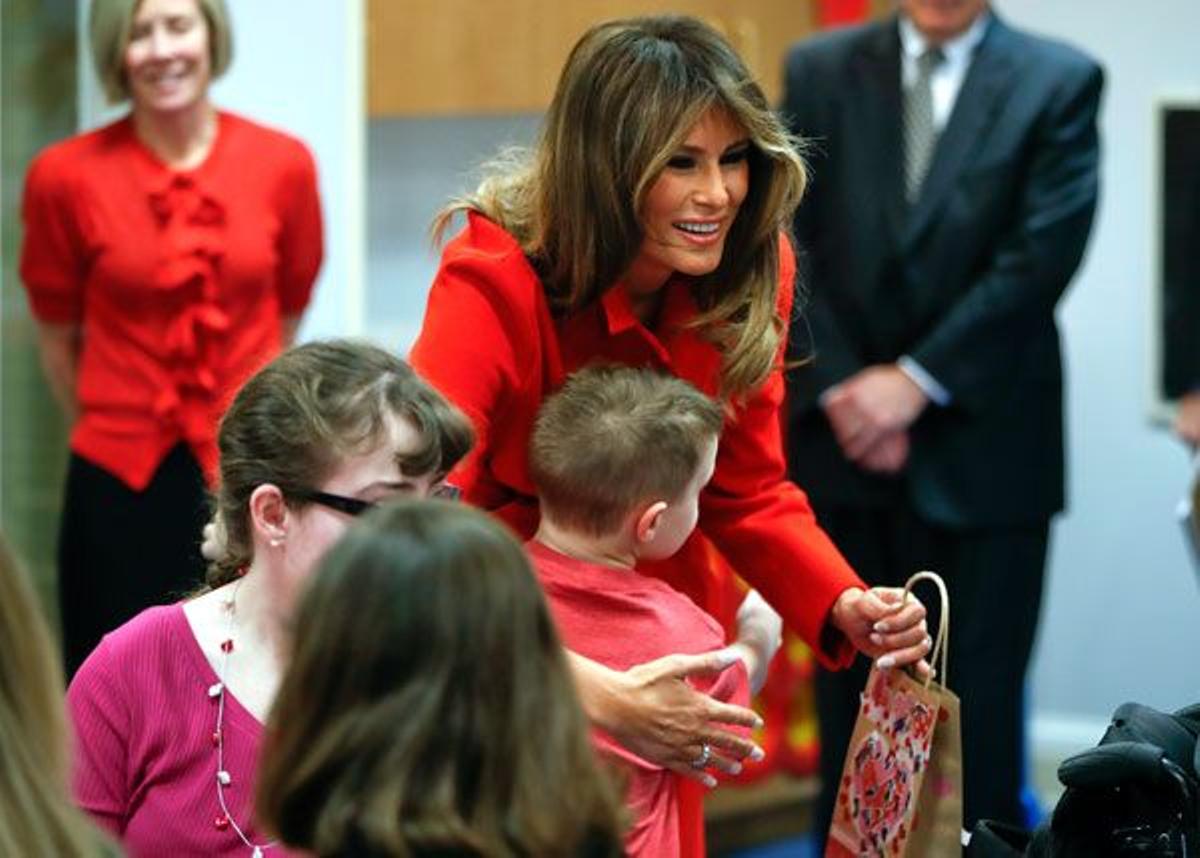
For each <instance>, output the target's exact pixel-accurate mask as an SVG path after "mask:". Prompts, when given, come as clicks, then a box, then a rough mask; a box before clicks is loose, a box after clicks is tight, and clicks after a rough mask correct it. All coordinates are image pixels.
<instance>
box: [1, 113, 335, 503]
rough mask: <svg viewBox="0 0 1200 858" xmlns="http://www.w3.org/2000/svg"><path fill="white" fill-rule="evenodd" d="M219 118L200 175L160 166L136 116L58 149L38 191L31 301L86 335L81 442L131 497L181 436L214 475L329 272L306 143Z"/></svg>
mask: <svg viewBox="0 0 1200 858" xmlns="http://www.w3.org/2000/svg"><path fill="white" fill-rule="evenodd" d="M217 122H218V125H217V134H216V139H215V141H214V143H213V148H212V151H211V152H210V153H209V155H208V157H207V159H206V160H205V161H204V162H203V163H202V164H201V165H200V166H198V167H196V168H194V169H192V170H186V171H178V170H173V169H171V168H169V167H167V166H166V165H165V164H163V163H162V162H161V161H159V160H158V159H157V158H156V157H155V156H154V155H153V154H152V153H151V152H150V150H149V149H147V148H146V147H145V146H144V145H143V144H142V143H141V142H140V141H139V140H138V138H137V136H136V134H135V133H134V129H133V123H132V120H131V119H130V118H129V117H126V118H124V119H122V120H119V121H117V122H115V123H113V124H111V125H108V126H105V127H103V128H100V129H97V130H95V131H91V132H87V133H84V134H80V135H78V136H76V137H72V138H70V139H68V140H64V141H62V142H60V143H56V144H54V145H52V146H50V147H48V148H47V149H46V150H44V151H43V152H42V153H41V154H40V155H38V157H37V158H36V159H35V160H34V161H33V163H32V164H31V165H30V168H29V174H28V176H27V179H26V183H25V195H24V202H23V208H22V215H23V218H24V222H25V235H24V242H23V245H22V248H21V268H20V271H21V279H22V281H23V282H24V284H25V287H26V289H27V291H28V294H29V301H30V306H31V308H32V310H33V313H34V315H35V316H36V317H37V318H38V320H40V321H42V322H44V323H49V324H60V325H72V324H74V325H79V326H81V328H82V335H83V343H82V352H81V355H80V362H79V369H78V376H77V396H78V400H79V407H80V418H79V421H78V423H77V424H76V425H75V427H74V430H73V432H72V435H71V449H72V450H74V451H75V452H76V453H77V454H79V455H80V456H82V457H83V458H85V459H87V460H88V461H90V462H93V463H95V464H96V465H99V466H100V467H102V468H104V469H105V470H107V471H109V472H111V473H112V474H114V475H115V476H117V477H118V478H120V479H121V480H122V481H123V482H125V483H126V484H127V485H129V486H130V487H131V488H133V489H139V490H140V489H142V488H144V487H145V486H146V485H147V484H148V483H149V481H150V479H151V477H152V475H153V474H154V471H155V469H156V468H157V467H158V465H159V463H160V462H161V461H162V459H163V457H165V456H166V454H167V452H168V451H169V450H170V449H171V448H172V447H173V446H175V444H177V443H178V442H179V441H181V440H182V441H184V442H185V443H187V445H188V446H189V447H190V448H191V450H192V452H193V453H194V454H195V456H196V458H197V460H198V461H199V462H200V464H201V466H202V468H203V469H204V472H205V474H206V475H207V476H208V477H209V479H210V480H211V479H212V477H213V476H214V474H215V471H216V460H217V451H216V428H217V422H218V420H219V419H220V415H221V414H222V412H223V411H224V408H225V406H226V405H227V404H228V401H229V399H230V398H231V397H232V395H233V393H234V392H235V391H236V390H237V388H238V387H239V386H240V384H241V383H242V382H243V381H244V380H245V379H246V378H247V377H248V376H250V375H251V374H252V373H253V372H254V371H255V370H257V369H258V368H259V367H260V366H261V365H262V364H263V363H265V362H266V361H267V360H269V359H270V358H271V357H273V356H274V355H275V354H277V353H278V352H279V350H280V348H281V345H282V331H283V325H282V322H283V320H284V319H285V318H289V317H295V316H298V315H299V314H300V313H301V312H302V311H303V310H304V308H305V306H307V304H308V301H309V298H310V296H311V293H312V287H313V282H314V280H315V279H316V276H317V271H318V270H319V269H320V265H321V255H322V228H321V211H320V203H319V200H318V196H317V177H316V169H315V167H314V164H313V159H312V156H311V155H310V154H309V151H308V150H307V148H305V146H304V144H302V143H301V142H300V141H299V140H296V139H295V138H293V137H290V136H288V135H285V134H282V133H280V132H278V131H274V130H271V129H268V128H265V127H263V126H261V125H257V124H255V123H252V122H250V121H249V120H246V119H243V118H241V117H239V116H236V115H234V114H230V113H225V112H221V113H219V114H218V120H217Z"/></svg>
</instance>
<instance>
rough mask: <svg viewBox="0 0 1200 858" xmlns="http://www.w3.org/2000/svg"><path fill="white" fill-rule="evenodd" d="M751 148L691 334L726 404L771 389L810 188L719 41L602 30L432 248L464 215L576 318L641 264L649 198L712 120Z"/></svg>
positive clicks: (695, 31)
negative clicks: (743, 136)
mask: <svg viewBox="0 0 1200 858" xmlns="http://www.w3.org/2000/svg"><path fill="white" fill-rule="evenodd" d="M713 109H717V110H722V111H725V112H726V113H728V115H729V116H730V117H731V118H732V119H734V120H736V121H737V122H738V123H740V124H741V125H742V126H743V127H744V128H745V130H746V133H747V135H748V136H749V138H750V141H751V147H750V188H749V192H748V193H747V195H746V198H745V200H744V201H743V203H742V205H741V208H740V209H739V211H738V215H737V217H736V219H735V220H734V223H733V226H732V228H731V229H730V232H729V235H728V237H727V238H726V242H725V253H724V255H723V257H722V259H721V264H720V265H719V266H718V268H717V269H716V270H715V271H714V272H712V273H711V274H708V275H706V276H704V277H700V278H698V279H697V282H696V284H695V287H694V290H695V295H696V297H697V300H698V301H699V304H700V307H701V313H700V315H699V316H697V318H696V319H695V320H694V322H693V324H694V325H695V326H696V327H699V328H700V329H701V330H703V331H704V332H705V335H706V336H707V337H708V338H710V339H711V340H712V341H713V342H714V343H716V344H717V346H718V347H719V348H720V349H721V352H722V355H723V367H722V369H723V371H722V385H721V387H722V393H723V394H725V395H732V396H740V395H742V394H745V393H747V392H749V391H750V390H752V389H753V388H755V387H757V386H758V385H759V384H761V383H762V381H763V380H764V379H765V378H766V376H767V374H768V373H769V372H770V370H771V369H772V367H773V366H774V365H775V362H776V360H777V357H778V352H779V345H780V338H781V336H782V331H783V329H784V324H785V320H783V319H781V318H779V316H778V311H777V297H778V294H779V289H780V288H786V289H790V288H792V284H791V283H782V284H781V283H780V282H779V273H778V254H779V248H778V244H779V235H780V232H781V230H787V229H789V228H790V222H791V218H792V214H793V212H794V211H795V209H796V206H797V205H798V204H799V202H800V198H801V196H802V195H803V193H804V188H805V184H806V181H807V174H806V171H805V167H804V162H803V160H802V158H801V157H800V154H799V146H798V142H797V141H796V140H795V139H794V138H793V137H791V136H790V135H789V134H788V132H787V130H786V129H785V128H784V126H783V124H782V123H781V122H780V120H779V118H778V117H777V116H776V114H775V112H774V111H773V110H772V109H771V106H770V104H769V102H768V101H767V99H766V96H765V95H764V94H763V91H762V89H761V88H760V87H759V85H758V83H757V82H755V80H754V78H753V77H752V76H751V75H750V72H749V71H748V70H747V68H746V66H745V64H744V63H743V62H742V60H741V58H740V57H738V55H737V53H736V52H735V51H734V50H733V48H732V47H731V46H730V45H729V43H728V42H727V41H726V40H725V39H724V38H723V37H722V36H721V35H720V34H719V33H718V32H717V31H716V30H714V29H713V28H711V27H710V26H708V25H707V24H705V23H703V22H702V21H699V20H697V19H695V18H691V17H687V16H681V15H659V16H649V17H641V18H628V19H623V20H616V21H609V22H606V23H602V24H598V25H596V26H594V27H592V28H591V29H590V30H588V31H587V32H586V33H585V34H584V35H583V37H582V38H581V39H580V40H579V42H578V43H577V44H576V45H575V47H574V48H573V49H572V51H571V54H570V56H569V57H568V59H567V62H566V65H565V66H564V68H563V71H562V75H561V77H560V78H559V81H558V87H557V89H556V91H555V94H554V99H553V101H552V102H551V104H550V108H549V111H548V113H547V115H546V118H545V122H544V124H543V126H542V132H541V136H540V138H539V140H538V142H537V144H536V146H535V147H534V149H533V150H532V151H529V152H521V151H517V150H514V151H512V152H509V153H507V154H506V155H503V156H501V157H500V158H499V159H497V160H496V161H494V162H493V163H492V164H491V165H490V166H489V168H488V172H489V175H488V176H487V178H485V179H484V181H483V182H482V183H481V184H480V185H479V187H478V188H477V189H476V190H475V192H474V193H473V194H471V195H470V196H468V197H466V198H463V199H458V200H454V201H452V202H451V203H450V204H449V205H448V206H447V207H446V208H445V209H443V211H442V212H441V213H440V214H439V215H438V217H437V219H436V220H435V221H434V225H433V234H434V236H435V238H440V237H441V236H442V235H443V233H444V232H445V229H446V228H447V226H448V224H449V221H450V219H451V218H452V216H453V215H454V214H455V213H456V212H459V211H464V210H472V211H478V212H480V213H482V214H483V215H484V216H486V217H488V218H489V219H491V220H493V221H495V222H496V223H498V224H499V225H500V226H502V227H504V228H505V229H506V230H508V231H509V232H510V233H512V235H513V236H514V237H515V238H516V239H517V241H518V242H519V243H520V244H521V246H522V248H523V249H524V250H525V252H526V253H527V254H529V255H530V256H531V257H532V258H534V259H535V260H536V261H537V263H538V268H539V272H540V273H541V274H542V277H543V284H544V287H545V290H546V295H547V297H548V299H549V301H550V304H551V307H552V309H553V310H554V312H556V313H557V314H559V315H560V316H566V315H570V314H571V313H574V312H576V311H577V310H579V309H580V308H582V307H584V306H585V305H587V304H589V303H591V302H592V301H594V300H596V298H597V297H599V295H600V294H601V293H602V292H603V291H604V290H606V289H608V288H609V287H611V286H612V285H613V284H614V283H615V282H616V281H617V280H618V279H619V278H620V277H621V276H622V275H623V274H624V273H625V272H626V271H627V270H628V268H629V266H630V264H631V263H632V262H633V260H634V259H635V258H636V257H637V254H638V252H639V250H640V248H641V246H642V241H643V238H644V233H643V227H642V223H641V219H640V212H641V209H642V204H643V201H644V198H645V195H646V192H647V191H648V190H649V188H650V187H651V186H652V185H653V184H654V181H655V180H656V179H657V178H658V175H659V173H661V172H662V170H663V168H664V167H665V166H666V164H667V162H668V161H669V160H670V158H671V157H672V155H674V154H675V152H676V150H677V149H678V148H679V146H680V145H681V144H682V143H683V141H684V140H685V139H686V138H687V136H688V134H689V133H690V131H691V129H692V128H693V127H694V126H695V125H696V123H697V122H698V121H699V120H700V119H701V118H702V117H703V116H704V114H705V113H707V112H708V111H710V110H713Z"/></svg>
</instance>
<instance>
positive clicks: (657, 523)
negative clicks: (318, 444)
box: [528, 367, 781, 858]
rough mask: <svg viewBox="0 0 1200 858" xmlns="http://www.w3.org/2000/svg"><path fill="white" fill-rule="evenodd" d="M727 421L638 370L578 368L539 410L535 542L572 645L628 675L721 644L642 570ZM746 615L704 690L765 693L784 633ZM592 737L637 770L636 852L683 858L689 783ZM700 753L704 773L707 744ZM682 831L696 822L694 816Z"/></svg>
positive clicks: (631, 799)
mask: <svg viewBox="0 0 1200 858" xmlns="http://www.w3.org/2000/svg"><path fill="white" fill-rule="evenodd" d="M722 422H723V414H722V410H721V407H720V405H719V404H717V403H716V402H715V401H713V400H712V399H710V398H709V397H707V396H705V395H703V394H702V393H700V392H699V391H698V390H696V389H695V388H694V387H692V386H691V385H689V384H688V383H687V382H685V381H682V380H680V379H678V378H674V377H671V376H665V375H660V374H657V373H654V372H651V371H649V370H639V369H633V368H629V367H590V368H586V369H583V370H580V371H579V372H577V373H575V374H574V375H572V376H571V377H570V378H569V379H568V380H567V382H566V384H565V385H564V386H563V388H562V389H561V390H560V391H558V392H557V393H556V394H554V395H553V396H551V397H549V398H548V399H547V400H546V401H545V403H544V404H543V406H542V409H541V411H540V412H539V414H538V418H537V422H536V423H535V425H534V430H533V435H532V438H531V441H530V475H531V477H532V479H533V482H534V485H535V486H536V488H537V491H538V498H539V501H540V505H541V524H540V526H539V528H538V531H537V534H536V535H535V536H534V538H533V540H531V541H530V542H529V544H528V548H529V552H530V555H531V557H532V558H533V563H534V567H535V569H536V570H537V572H538V577H539V578H540V579H541V582H542V586H543V588H544V590H545V592H546V596H547V598H548V599H549V601H550V608H551V612H552V613H553V614H554V617H555V621H556V622H557V624H558V628H559V633H560V634H561V636H562V638H563V642H564V644H565V645H566V646H567V648H568V649H570V650H571V651H572V652H575V653H577V654H579V655H582V656H585V657H587V658H590V659H592V660H594V661H597V662H600V663H602V664H604V665H606V666H608V667H611V668H613V669H616V670H625V669H627V668H629V667H632V666H634V665H637V664H642V663H644V662H647V661H651V660H653V659H656V658H660V657H662V656H665V655H669V654H672V653H700V652H706V651H708V650H713V649H718V648H720V647H721V646H723V645H724V643H725V638H724V632H723V630H722V628H721V626H720V624H718V623H717V621H716V620H714V619H713V618H712V617H710V616H709V615H708V614H706V613H705V612H704V611H702V610H701V609H700V608H699V607H697V606H696V605H695V603H693V602H692V601H691V600H690V599H689V598H688V597H687V596H685V595H683V594H682V593H680V592H678V591H677V590H674V589H672V588H671V587H670V586H669V585H667V584H666V583H664V582H662V581H660V580H658V579H656V578H651V577H649V576H645V575H642V574H639V573H638V571H637V569H636V568H635V567H636V566H637V564H638V562H639V561H641V560H660V559H663V558H665V557H669V556H671V555H672V554H674V553H675V552H676V551H677V550H679V548H680V546H682V545H683V543H684V541H685V540H686V539H687V538H688V535H689V534H690V533H691V532H692V530H693V529H694V528H695V526H696V519H697V517H698V514H699V506H698V504H699V497H700V492H701V490H702V489H703V488H704V486H705V484H706V483H707V482H708V481H709V479H711V477H712V474H713V468H714V466H715V464H716V456H717V440H718V437H719V435H720V432H721V426H722ZM747 612H751V613H755V612H757V621H756V623H755V624H754V625H755V628H756V632H757V634H755V635H752V636H751V637H752V638H753V639H754V643H738V644H735V645H734V648H735V651H736V653H737V655H738V656H739V657H740V661H739V662H736V663H735V664H734V665H733V666H731V667H730V668H729V669H727V670H725V671H724V672H723V673H721V674H720V675H718V676H716V677H714V678H712V679H710V680H709V681H708V682H707V683H704V684H699V683H697V684H696V685H697V688H698V689H699V690H700V691H703V692H705V693H707V694H709V695H711V696H713V697H714V698H716V699H718V700H723V701H728V702H733V703H739V704H742V705H745V704H746V702H747V700H748V699H749V694H750V687H749V686H750V683H749V681H748V675H749V676H753V677H755V678H756V680H757V682H756V687H755V690H757V686H758V685H761V684H762V679H763V678H765V674H766V667H767V662H769V661H770V658H771V656H772V655H773V654H774V651H775V649H776V648H777V647H778V645H779V635H780V627H781V622H780V620H779V617H778V615H777V614H775V613H774V612H773V611H772V610H771V609H770V608H769V607H767V605H766V603H765V602H763V601H762V599H761V598H760V597H758V595H757V594H756V593H753V592H752V593H751V594H750V596H748V597H747V602H746V603H743V608H742V609H741V610H739V618H741V617H742V616H743V615H744V614H745V613H747ZM764 618H765V619H764ZM594 736H595V741H596V744H597V745H598V746H599V747H600V748H601V749H602V750H603V751H605V752H606V753H609V754H612V755H614V756H616V757H618V758H620V759H621V760H622V761H624V762H625V763H626V764H627V766H628V768H629V770H630V781H629V792H628V798H627V801H628V804H629V807H630V810H631V811H632V814H633V817H634V820H633V827H632V829H631V831H630V833H629V836H628V838H627V840H626V844H625V846H626V850H627V851H628V854H629V855H630V856H635V858H637V856H646V858H651V856H653V858H669V856H676V855H678V854H679V852H680V816H679V810H680V805H679V786H680V784H679V777H678V776H677V775H675V774H674V773H673V772H671V771H669V770H667V769H664V768H662V767H660V766H655V765H651V764H650V763H648V762H646V761H644V760H642V759H640V758H639V757H637V756H635V755H633V754H631V753H630V752H629V751H627V750H625V749H624V748H622V747H621V746H620V745H618V744H617V743H616V742H615V741H614V740H613V739H612V738H611V737H609V736H607V735H605V734H603V733H601V732H600V731H596V732H595V734H594ZM703 756H704V758H705V759H703V760H697V765H698V766H699V767H701V768H703V766H704V763H705V762H707V749H706V753H705V754H704V755H703ZM695 821H696V820H692V822H695ZM683 826H684V829H685V831H688V830H689V829H688V826H689V822H688V821H686V820H685V821H683ZM685 836H687V835H686V834H685Z"/></svg>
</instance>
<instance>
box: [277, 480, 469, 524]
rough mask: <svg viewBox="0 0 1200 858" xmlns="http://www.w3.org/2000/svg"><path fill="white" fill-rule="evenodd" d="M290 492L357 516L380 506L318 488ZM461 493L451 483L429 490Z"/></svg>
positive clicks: (454, 496)
mask: <svg viewBox="0 0 1200 858" xmlns="http://www.w3.org/2000/svg"><path fill="white" fill-rule="evenodd" d="M290 494H291V496H292V497H293V498H295V499H296V500H300V501H308V502H309V503H316V504H320V505H321V506H324V507H328V508H329V509H335V510H337V511H338V512H344V513H345V514H346V515H350V516H355V517H357V516H360V515H362V514H363V513H364V512H367V511H369V510H372V509H375V507H377V506H379V501H368V500H363V499H362V498H348V497H346V496H345V495H335V494H331V493H330V492H321V491H317V490H316V489H304V490H302V491H297V492H291V493H290ZM461 495H462V489H460V488H459V487H458V486H452V485H450V484H449V483H438V484H437V485H436V486H434V487H433V488H432V489H430V490H429V496H430V497H434V498H440V499H441V500H451V501H452V500H458V499H459V497H460V496H461Z"/></svg>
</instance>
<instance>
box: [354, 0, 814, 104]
mask: <svg viewBox="0 0 1200 858" xmlns="http://www.w3.org/2000/svg"><path fill="white" fill-rule="evenodd" d="M812 5H813V0H676V2H674V3H672V4H670V5H664V4H663V3H662V2H661V0H659V2H653V0H504V2H493V0H369V2H368V4H367V16H368V17H367V33H368V35H367V39H368V43H367V63H368V66H367V68H368V79H367V93H368V102H369V111H370V115H371V116H447V115H479V114H495V113H522V112H538V111H541V110H544V109H545V107H546V106H547V105H548V104H549V102H550V97H551V95H552V94H553V92H554V86H555V84H556V83H557V80H558V73H559V70H560V69H561V67H562V64H563V62H564V61H565V60H566V57H567V53H568V52H569V51H570V49H571V46H572V45H573V44H574V43H575V42H576V40H577V39H578V38H579V36H580V35H581V34H582V33H583V32H584V30H586V29H587V27H588V26H590V25H591V24H593V23H595V22H597V21H603V20H606V19H610V18H617V17H624V16H628V15H640V14H650V13H655V12H663V11H671V12H683V13H687V14H691V15H696V16H697V17H700V18H703V19H705V20H706V21H708V22H709V23H711V24H713V25H714V26H716V27H717V28H718V29H720V30H721V31H723V32H724V33H725V34H726V35H727V36H728V37H729V39H730V41H731V42H732V43H733V45H734V47H735V48H737V50H738V51H739V52H740V53H741V55H742V57H743V58H744V59H745V60H746V63H747V65H749V67H750V69H751V71H753V72H754V74H756V75H757V76H758V78H759V81H760V82H761V84H762V86H763V88H764V89H765V90H766V92H767V95H768V97H769V98H770V99H771V100H772V101H777V100H778V97H779V87H780V77H781V74H782V67H783V57H784V53H785V51H786V50H787V47H788V45H789V44H791V43H792V42H793V41H795V40H797V39H799V38H801V37H802V36H804V35H805V34H806V33H808V32H809V31H810V30H811V26H812Z"/></svg>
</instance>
